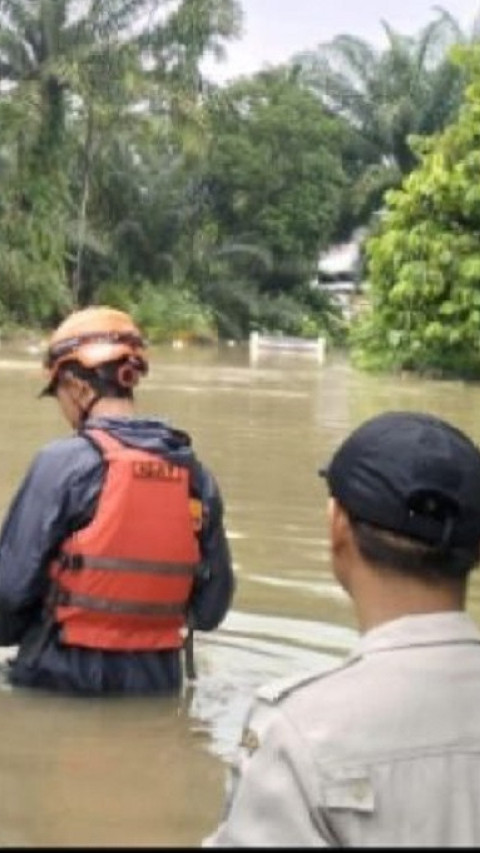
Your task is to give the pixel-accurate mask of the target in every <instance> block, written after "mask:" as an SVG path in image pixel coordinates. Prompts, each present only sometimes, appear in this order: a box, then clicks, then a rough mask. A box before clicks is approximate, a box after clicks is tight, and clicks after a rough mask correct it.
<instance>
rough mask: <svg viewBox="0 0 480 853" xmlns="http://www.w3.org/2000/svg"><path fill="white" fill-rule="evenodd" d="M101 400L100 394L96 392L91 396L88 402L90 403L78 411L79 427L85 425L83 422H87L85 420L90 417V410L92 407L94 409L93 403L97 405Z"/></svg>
mask: <svg viewBox="0 0 480 853" xmlns="http://www.w3.org/2000/svg"><path fill="white" fill-rule="evenodd" d="M101 398H102V395H101V394H99V393H98V392H97V393H95V394H94V395H93V397H92V399H91V400H90V402H89V403H87V405H86V406H85V408H84V409H81V410H80V411H81V414H80V427H83V425H84V424H85V421H87V420H88V418H89V416H90V412H91V411H92V409H93V407H94V405H95V403H98V401H99V400H101Z"/></svg>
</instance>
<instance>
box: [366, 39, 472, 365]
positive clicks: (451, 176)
mask: <svg viewBox="0 0 480 853" xmlns="http://www.w3.org/2000/svg"><path fill="white" fill-rule="evenodd" d="M457 58H458V61H459V62H460V64H461V66H462V68H464V69H466V71H467V72H468V77H469V84H468V86H467V89H466V95H465V102H464V104H463V106H462V109H461V111H460V114H459V117H458V119H457V121H456V122H454V123H453V124H451V125H450V126H449V127H447V128H446V129H445V131H444V132H443V133H442V134H439V135H438V136H433V137H431V138H430V139H428V140H420V139H417V140H416V142H415V151H416V154H417V156H418V157H419V159H420V161H421V163H420V166H419V167H418V168H417V169H416V170H415V171H413V172H412V173H411V174H410V176H409V177H408V178H407V179H406V180H405V182H404V184H403V186H402V188H401V189H399V190H397V191H391V192H390V193H389V194H388V195H387V209H386V212H385V215H384V216H383V217H382V220H381V223H380V225H379V227H378V232H377V233H376V234H375V236H373V237H372V238H371V239H370V242H369V245H368V255H369V281H370V286H369V296H370V300H371V304H370V309H369V311H368V312H366V313H365V314H364V315H363V317H362V319H361V321H360V322H359V324H358V327H357V328H356V330H355V334H354V339H355V341H356V351H355V355H356V358H357V361H358V363H359V364H362V365H365V366H372V367H377V368H378V367H380V366H382V367H394V368H404V369H414V370H417V371H421V372H429V373H431V374H434V375H445V374H454V375H461V376H474V377H477V378H478V377H479V376H480V240H479V238H480V186H479V183H478V175H479V170H480V47H478V46H474V47H470V48H468V49H467V48H461V49H460V48H459V49H458V50H457Z"/></svg>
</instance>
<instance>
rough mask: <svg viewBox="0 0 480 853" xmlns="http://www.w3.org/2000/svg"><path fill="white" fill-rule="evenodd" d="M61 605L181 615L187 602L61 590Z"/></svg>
mask: <svg viewBox="0 0 480 853" xmlns="http://www.w3.org/2000/svg"><path fill="white" fill-rule="evenodd" d="M56 604H57V606H60V607H81V608H82V609H84V610H93V611H96V612H98V613H119V614H125V615H134V616H179V615H183V614H184V613H185V604H184V603H183V602H180V603H177V602H175V603H173V602H169V603H164V604H150V603H147V602H142V601H118V600H113V599H111V598H94V597H93V596H90V595H80V594H79V593H76V592H67V591H66V590H59V592H58V597H57V599H56Z"/></svg>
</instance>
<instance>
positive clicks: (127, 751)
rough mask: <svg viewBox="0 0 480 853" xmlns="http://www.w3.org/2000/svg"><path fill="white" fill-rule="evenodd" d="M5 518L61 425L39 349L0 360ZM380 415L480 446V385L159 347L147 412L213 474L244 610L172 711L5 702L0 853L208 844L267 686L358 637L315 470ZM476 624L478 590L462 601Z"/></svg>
mask: <svg viewBox="0 0 480 853" xmlns="http://www.w3.org/2000/svg"><path fill="white" fill-rule="evenodd" d="M0 356H1V357H0V388H1V395H2V406H1V407H0V471H1V474H2V476H1V478H0V512H3V510H4V509H5V507H6V506H7V503H8V502H9V500H10V499H11V497H12V495H13V492H14V489H15V488H16V486H17V484H18V482H19V480H20V478H21V477H22V475H23V473H24V471H25V468H26V466H27V464H28V463H29V462H30V460H31V458H32V456H33V454H34V453H35V452H36V451H37V450H38V448H39V447H40V446H41V445H42V444H44V443H45V442H47V441H49V440H50V439H52V438H53V437H54V436H58V435H66V434H67V433H68V428H67V427H66V425H65V424H64V422H63V421H62V419H61V417H60V414H59V412H58V411H57V408H56V405H55V403H54V402H53V401H51V400H42V401H38V400H37V399H36V394H37V393H38V390H39V388H40V387H41V384H42V376H41V371H40V367H39V364H38V362H37V361H36V360H35V359H34V358H32V357H31V356H30V355H28V356H27V355H24V354H22V353H20V354H19V353H18V352H13V351H12V352H10V351H8V349H7V348H5V347H4V346H3V347H1V352H0ZM385 409H419V410H422V411H430V412H433V413H435V414H438V415H440V416H443V417H446V418H448V419H449V420H451V421H453V423H455V424H457V425H458V426H460V427H461V428H462V429H464V430H465V431H466V432H468V433H469V434H470V435H471V436H472V437H473V438H474V439H475V440H476V441H480V389H479V386H478V385H476V384H467V383H462V382H437V383H434V382H429V381H425V380H421V379H417V378H414V377H402V378H394V379H393V378H385V377H382V378H378V377H372V376H365V375H364V374H360V373H357V372H356V371H354V370H352V368H351V367H350V366H349V365H348V363H347V362H346V361H345V360H344V359H341V358H335V357H331V356H330V357H328V358H327V361H326V362H325V364H324V365H319V364H318V362H317V361H316V360H315V359H314V358H311V357H308V356H305V355H301V354H292V353H290V354H288V355H286V354H282V353H275V354H270V355H269V354H264V355H262V357H261V358H260V359H259V361H258V362H257V364H255V365H252V364H250V363H249V359H248V351H247V349H244V348H242V347H236V348H232V349H225V350H222V349H218V350H217V349H213V348H212V349H199V350H180V351H179V350H173V349H164V350H158V351H157V352H156V353H154V357H153V364H152V369H151V371H150V373H149V375H148V377H147V379H146V381H145V384H144V385H143V386H142V389H141V391H140V393H139V410H141V411H143V412H145V413H146V414H154V415H160V416H163V417H165V418H166V419H167V420H170V421H171V422H172V423H173V424H175V425H176V426H178V427H181V428H183V429H185V430H187V431H188V432H190V433H191V434H192V436H193V439H194V443H195V446H196V449H197V452H198V455H199V456H200V458H201V459H203V460H204V461H205V462H206V463H207V464H208V465H209V466H210V468H211V469H212V470H213V472H214V473H215V474H216V476H217V478H218V480H219V483H220V485H221V488H222V492H223V495H224V500H225V511H226V522H227V527H228V531H229V536H230V541H231V547H232V553H233V557H234V562H235V568H236V573H237V581H238V589H237V594H236V597H235V603H234V610H233V612H231V613H230V614H229V615H228V617H227V619H226V620H225V621H224V623H223V624H222V626H221V628H220V629H219V630H218V631H216V632H214V633H212V634H208V635H205V636H198V637H197V640H196V653H197V669H198V679H197V681H196V683H194V684H192V685H186V688H185V691H184V694H183V695H182V696H181V697H179V698H169V699H152V698H145V699H128V698H122V699H120V700H92V699H88V700H86V699H73V698H67V697H56V696H51V695H47V694H43V693H37V692H30V691H22V690H11V689H10V688H6V687H5V685H4V686H3V689H2V690H1V691H0V722H1V725H2V730H3V738H2V739H1V740H0V790H1V794H2V796H1V797H0V844H2V845H4V846H5V845H21V846H32V845H53V846H60V845H90V844H95V843H96V844H100V845H115V846H121V845H127V846H128V845H134V846H140V845H157V846H160V845H171V846H182V845H191V844H194V845H196V844H198V842H199V841H200V839H201V838H202V837H203V836H204V835H205V834H207V832H209V831H210V830H211V829H212V828H213V826H214V825H215V824H216V821H217V819H218V816H219V813H220V808H221V803H222V801H223V784H224V774H225V769H226V764H227V763H228V761H229V759H230V758H231V756H232V753H233V750H234V748H235V745H236V742H237V740H238V736H239V733H240V729H241V726H242V722H243V717H244V714H245V711H246V709H247V707H248V705H249V704H250V701H251V699H252V696H253V694H254V692H255V690H256V688H257V686H258V685H259V684H261V683H263V682H264V681H265V680H268V679H271V678H277V677H290V676H295V675H297V674H299V673H300V672H302V671H306V672H310V671H312V670H324V669H325V668H327V667H329V666H331V665H332V664H333V663H335V662H337V661H338V660H339V658H340V656H342V655H344V654H345V653H346V652H347V651H348V649H349V648H350V647H351V645H352V643H353V642H354V640H355V636H356V632H355V623H354V620H353V615H352V611H351V607H350V604H349V602H348V599H347V598H346V596H345V594H344V593H343V592H342V591H341V590H340V589H339V588H338V586H337V585H336V584H335V583H334V581H333V579H332V577H331V573H330V568H329V550H328V541H327V534H326V529H325V521H324V512H325V505H326V491H325V485H324V483H323V482H322V481H321V480H320V479H319V478H318V477H317V469H318V467H319V466H320V465H321V464H322V463H324V462H325V461H326V460H328V458H329V456H330V454H331V453H332V451H333V450H334V449H335V447H336V446H337V445H338V444H339V443H340V441H341V440H342V439H343V438H344V437H345V435H346V434H347V433H348V432H349V431H350V430H351V429H352V428H354V427H355V426H356V425H358V424H359V423H360V422H361V421H362V420H364V419H365V418H367V417H370V416H372V415H374V414H376V413H378V412H379V411H382V410H385ZM469 607H470V610H471V612H472V615H473V616H474V618H476V619H477V620H479V621H480V584H479V581H478V577H477V576H476V577H475V578H474V581H473V584H472V589H471V593H470V598H469Z"/></svg>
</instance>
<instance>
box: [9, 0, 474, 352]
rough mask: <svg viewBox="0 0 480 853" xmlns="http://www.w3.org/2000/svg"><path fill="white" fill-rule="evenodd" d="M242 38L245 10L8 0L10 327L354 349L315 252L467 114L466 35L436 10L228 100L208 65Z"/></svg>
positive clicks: (174, 1) (233, 89) (208, 4)
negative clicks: (77, 322)
mask: <svg viewBox="0 0 480 853" xmlns="http://www.w3.org/2000/svg"><path fill="white" fill-rule="evenodd" d="M241 26H242V10H241V2H238V1H237V0H156V2H155V3H152V0H82V2H80V0H0V190H1V191H0V326H1V327H2V329H3V331H5V329H6V327H7V326H8V324H12V323H16V324H22V325H27V326H41V327H43V328H46V327H49V326H51V325H52V324H53V323H56V322H57V321H58V320H59V319H60V318H61V317H62V316H64V314H65V313H66V312H67V311H69V310H71V309H72V308H73V307H76V306H83V305H86V304H89V303H99V302H102V301H108V302H110V303H112V304H116V305H118V306H120V307H124V308H127V309H128V310H131V311H132V312H133V313H134V314H135V316H137V317H138V319H139V321H141V322H142V324H143V325H144V326H145V327H146V329H147V331H148V333H149V335H150V337H151V338H152V339H154V340H163V339H169V338H172V337H174V336H175V337H183V338H201V339H216V338H217V337H218V336H223V337H229V338H244V337H245V336H246V335H248V333H249V331H250V330H251V329H254V328H258V329H262V328H263V329H266V330H268V331H273V330H282V331H284V332H285V333H288V334H294V335H307V336H316V335H318V334H319V333H325V334H327V335H328V336H330V337H332V338H334V339H335V340H342V339H343V336H344V335H345V321H344V319H343V317H342V315H341V312H340V309H339V307H338V305H337V304H336V303H334V302H333V301H332V298H331V297H330V296H329V295H328V294H327V293H326V292H325V290H321V289H319V288H318V287H317V286H316V285H315V281H316V272H317V263H318V256H319V253H320V252H321V251H322V250H323V249H325V248H326V247H328V245H329V244H330V242H331V241H332V240H335V239H337V238H339V237H343V236H348V234H349V232H350V231H351V229H352V228H353V227H354V226H355V225H357V224H359V223H360V224H362V225H365V224H367V225H368V223H369V222H370V217H371V214H372V211H375V210H377V209H379V208H380V207H381V205H382V204H383V198H384V193H385V189H386V188H387V187H391V186H397V185H398V184H399V182H400V181H401V180H402V177H403V176H404V175H405V174H407V173H408V172H409V171H411V169H412V168H414V167H415V165H416V164H417V162H418V160H417V158H418V156H419V154H418V152H419V151H420V148H419V144H417V145H416V147H415V148H411V146H410V141H409V140H410V134H411V133H412V132H414V133H416V134H417V135H422V136H427V135H429V134H431V133H432V132H434V131H438V130H439V129H440V128H442V127H443V126H444V125H445V123H446V122H448V121H451V120H452V118H453V117H454V116H455V115H456V110H457V106H458V103H459V99H460V93H461V89H462V85H463V79H464V73H465V72H464V69H463V66H458V65H453V64H452V63H451V62H450V59H449V57H448V53H447V51H448V48H449V47H450V44H451V43H452V42H454V41H462V40H463V41H465V40H468V39H465V37H464V34H462V33H461V32H460V30H459V29H458V27H457V26H456V24H455V22H454V20H453V19H452V18H451V17H450V16H448V15H447V14H446V13H445V12H442V11H441V10H440V11H439V10H438V9H437V13H436V18H435V20H434V21H433V22H432V24H431V26H430V27H428V28H426V29H425V30H422V31H421V32H420V33H419V34H418V36H417V37H413V36H412V37H408V38H407V37H404V36H401V35H399V34H397V33H395V32H394V31H393V30H392V29H391V28H389V27H388V25H385V29H386V34H387V46H386V48H385V49H384V50H382V51H376V50H374V49H373V48H371V47H370V46H369V45H367V44H366V43H364V42H361V40H358V39H355V38H353V37H352V36H340V37H338V38H337V39H336V40H334V42H333V43H332V44H330V45H327V46H325V45H323V46H322V45H320V47H319V49H318V51H317V53H315V54H314V55H307V56H304V57H300V58H299V57H295V58H293V59H292V62H291V63H289V64H288V66H286V67H277V68H270V69H268V70H265V71H262V72H260V73H258V74H256V75H253V76H251V77H247V78H243V79H240V80H237V81H234V82H233V83H231V84H229V85H226V86H224V87H221V88H220V87H217V86H215V85H213V84H212V83H211V82H209V81H208V80H207V79H205V77H204V75H203V73H202V67H203V66H202V63H203V60H204V59H205V58H206V57H208V56H209V55H211V54H215V55H216V56H221V55H222V51H224V49H225V46H226V44H227V43H228V41H229V40H231V39H234V38H236V37H237V36H238V35H239V34H240V32H241ZM339 62H340V65H339ZM425 150H427V149H425ZM432 227H433V226H432ZM379 251H380V250H379ZM375 263H377V264H378V263H379V261H378V260H376V261H375ZM375 275H376V273H375V272H374V273H373V277H374V278H375ZM470 275H472V273H470ZM402 280H403V279H402ZM377 303H378V304H380V303H379V302H378V300H377V301H376V302H375V305H377ZM382 310H383V308H382ZM387 321H388V323H390V324H391V328H393V330H394V331H398V328H399V326H398V321H397V317H396V316H395V312H393V314H392V315H389V316H388V318H387V316H386V315H385V316H383V315H382V318H381V317H380V316H377V317H376V319H375V322H376V323H378V324H379V325H380V327H381V326H382V323H384V324H386V323H387ZM419 322H420V320H419ZM429 334H430V335H432V334H433V332H432V329H430V332H429ZM394 337H395V336H394ZM379 340H381V336H380V338H379ZM365 352H366V350H365ZM412 364H417V362H415V360H414V361H413V362H412Z"/></svg>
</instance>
